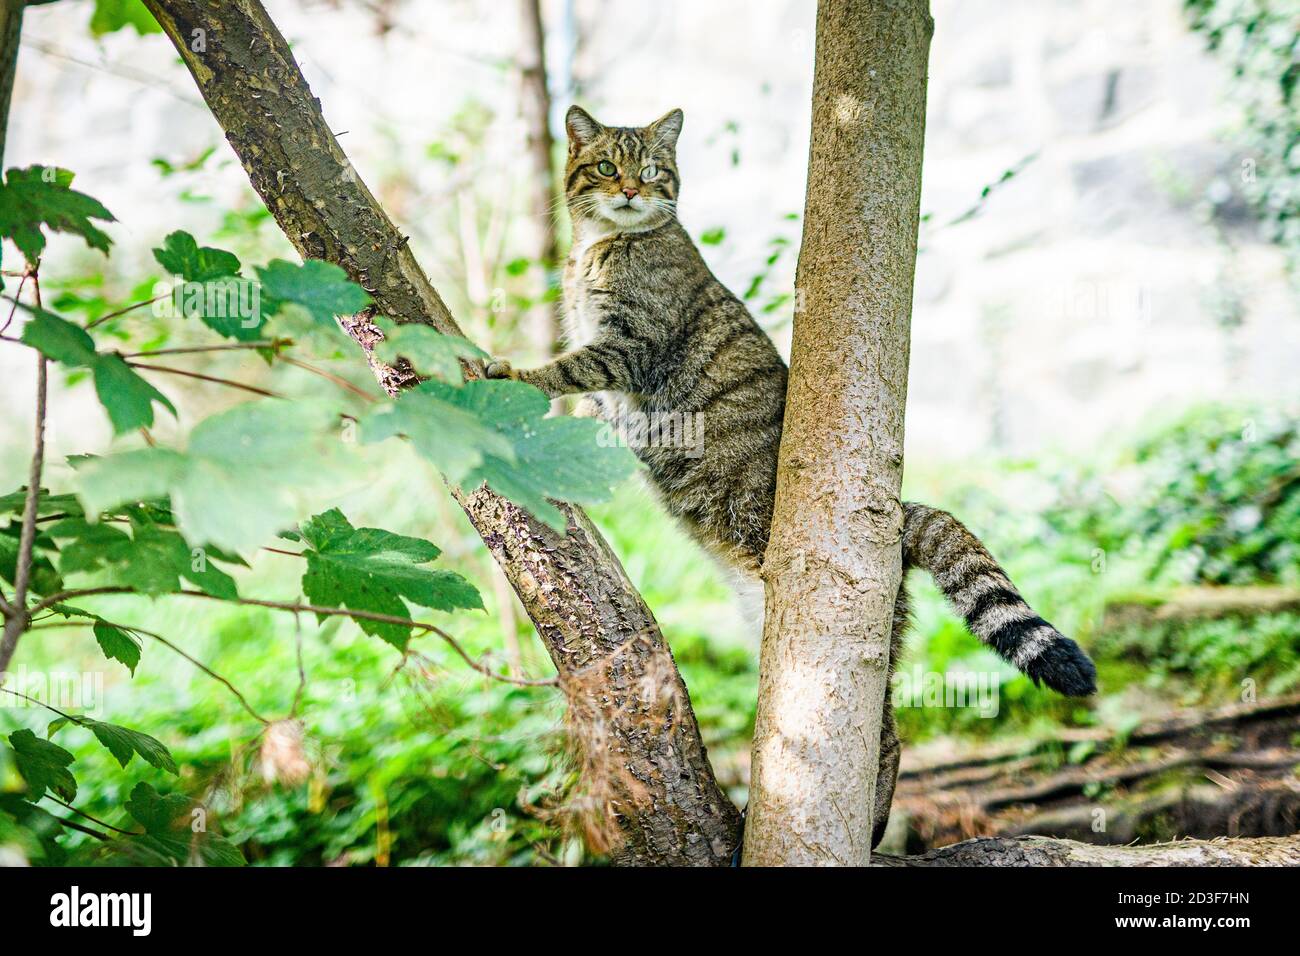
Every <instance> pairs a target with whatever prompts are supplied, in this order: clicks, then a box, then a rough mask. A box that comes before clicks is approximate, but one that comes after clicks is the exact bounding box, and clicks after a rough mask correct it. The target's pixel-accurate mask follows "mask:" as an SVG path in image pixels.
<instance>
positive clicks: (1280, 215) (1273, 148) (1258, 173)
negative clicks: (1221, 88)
mask: <svg viewBox="0 0 1300 956" xmlns="http://www.w3.org/2000/svg"><path fill="white" fill-rule="evenodd" d="M1184 6H1185V7H1186V10H1187V13H1188V16H1189V18H1190V21H1191V25H1192V29H1193V30H1195V31H1197V32H1199V33H1202V34H1204V35H1205V38H1206V41H1207V43H1208V45H1209V47H1210V48H1211V49H1212V50H1214V51H1215V52H1216V53H1218V54H1219V56H1220V57H1222V58H1223V60H1224V61H1225V62H1226V63H1227V65H1228V66H1229V68H1230V69H1231V71H1232V77H1233V80H1232V93H1233V96H1232V98H1233V101H1234V102H1236V103H1237V104H1239V105H1240V107H1241V110H1242V118H1243V127H1242V130H1241V132H1240V134H1239V136H1240V141H1241V145H1242V149H1243V152H1244V154H1245V157H1246V162H1247V163H1248V164H1249V165H1243V170H1242V172H1243V176H1242V179H1243V185H1244V189H1245V191H1246V194H1247V196H1248V197H1249V199H1250V200H1251V201H1252V202H1253V204H1254V206H1255V208H1256V210H1257V211H1258V214H1259V215H1260V217H1261V218H1262V219H1263V221H1264V223H1265V224H1266V226H1267V228H1268V229H1269V231H1270V233H1271V234H1272V236H1273V238H1274V239H1275V240H1276V241H1277V242H1279V243H1281V244H1282V245H1283V246H1284V247H1285V248H1286V249H1287V250H1288V252H1289V254H1290V257H1291V263H1292V266H1293V268H1296V267H1300V91H1298V90H1297V87H1298V86H1300V28H1298V27H1297V25H1296V24H1297V21H1298V20H1300V4H1297V3H1296V2H1295V0H1184Z"/></svg>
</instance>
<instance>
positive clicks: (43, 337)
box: [22, 309, 176, 435]
mask: <svg viewBox="0 0 1300 956" xmlns="http://www.w3.org/2000/svg"><path fill="white" fill-rule="evenodd" d="M31 313H32V318H31V320H30V321H28V322H27V324H26V325H25V326H23V336H22V341H23V342H24V344H26V345H30V346H31V347H32V348H34V349H36V350H37V351H39V352H40V353H41V354H43V355H44V356H45V357H46V358H48V359H50V360H52V361H55V362H58V363H59V364H61V365H63V366H65V367H66V368H73V369H76V368H84V369H88V370H89V371H90V373H91V374H92V375H93V376H94V379H95V394H96V395H98V396H99V402H100V404H101V405H103V406H104V410H105V411H106V412H108V418H109V421H111V422H112V423H113V431H114V433H116V434H118V435H121V434H125V433H126V432H130V431H134V430H135V429H137V428H148V427H150V426H151V425H153V406H154V403H155V402H157V403H158V404H160V405H162V406H163V407H164V408H166V409H167V410H168V411H170V412H171V413H172V414H173V415H174V414H176V407H175V406H174V405H172V403H171V399H169V398H168V397H167V396H166V395H164V394H163V393H162V392H160V391H158V389H156V388H154V387H153V386H152V385H150V384H149V383H148V382H146V381H145V380H144V379H143V378H141V377H140V376H139V375H137V374H136V373H135V372H133V371H132V370H131V368H130V367H129V366H128V365H127V364H126V362H125V361H124V360H123V359H122V357H121V356H120V355H118V354H116V353H114V352H97V351H95V341H94V339H92V338H91V337H90V335H89V334H88V333H87V332H86V331H85V330H84V329H82V328H81V327H80V326H77V325H74V324H73V323H71V322H69V321H68V320H67V319H63V318H60V317H59V316H57V315H55V314H54V313H52V312H46V311H44V310H43V309H32V310H31Z"/></svg>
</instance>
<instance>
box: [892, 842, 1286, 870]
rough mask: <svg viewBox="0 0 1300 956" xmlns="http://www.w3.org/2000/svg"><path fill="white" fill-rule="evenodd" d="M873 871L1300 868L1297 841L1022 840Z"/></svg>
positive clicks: (972, 845)
mask: <svg viewBox="0 0 1300 956" xmlns="http://www.w3.org/2000/svg"><path fill="white" fill-rule="evenodd" d="M871 865H872V866H1300V836H1289V837H1257V838H1254V839H1236V840H1229V839H1217V840H1180V841H1176V842H1172V843H1154V844H1149V845H1147V846H1093V845H1091V844H1088V843H1079V842H1077V841H1074V840H1053V839H1048V838H1046V837H1038V836H1024V837H1015V838H1011V839H1005V838H994V839H985V840H966V841H964V842H962V843H956V844H953V845H952V846H945V847H940V848H939V849H937V850H929V851H927V852H925V853H920V854H916V855H914V856H903V857H899V856H888V855H885V854H881V853H876V854H873V855H872V857H871Z"/></svg>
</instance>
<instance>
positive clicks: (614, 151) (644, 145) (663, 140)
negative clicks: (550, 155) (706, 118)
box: [564, 106, 682, 229]
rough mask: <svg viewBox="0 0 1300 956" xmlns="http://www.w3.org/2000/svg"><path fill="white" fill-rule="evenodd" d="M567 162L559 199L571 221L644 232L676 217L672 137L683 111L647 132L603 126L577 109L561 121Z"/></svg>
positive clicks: (677, 181)
mask: <svg viewBox="0 0 1300 956" xmlns="http://www.w3.org/2000/svg"><path fill="white" fill-rule="evenodd" d="M564 126H565V129H567V130H568V133H569V161H568V163H567V164H566V167H565V170H564V195H565V200H566V201H567V202H568V205H569V212H570V213H571V214H572V215H573V218H574V219H575V220H581V219H595V220H597V221H600V222H603V223H606V224H612V225H613V226H615V227H617V228H619V229H647V228H652V227H654V226H657V225H659V224H660V223H662V222H665V221H667V220H668V219H671V218H672V217H673V216H675V215H676V214H677V189H678V186H679V185H680V183H681V180H680V179H678V176H677V136H678V134H680V133H681V131H682V111H681V110H673V111H672V112H670V113H667V114H666V115H664V116H663V117H661V118H660V119H657V120H655V121H654V122H653V123H651V124H650V125H649V126H642V127H636V128H630V127H623V126H603V125H602V124H600V123H598V122H596V120H595V119H593V118H592V116H591V114H590V113H588V112H587V111H586V110H584V109H582V108H581V107H579V106H571V107H569V113H568V115H567V116H566V117H565V119H564Z"/></svg>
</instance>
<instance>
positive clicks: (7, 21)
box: [0, 0, 27, 157]
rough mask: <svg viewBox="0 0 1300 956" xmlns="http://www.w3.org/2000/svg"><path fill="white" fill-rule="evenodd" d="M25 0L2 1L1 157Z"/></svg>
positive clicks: (6, 137)
mask: <svg viewBox="0 0 1300 956" xmlns="http://www.w3.org/2000/svg"><path fill="white" fill-rule="evenodd" d="M26 6H27V4H26V3H25V2H24V0H0V157H3V156H4V154H5V145H6V143H7V142H8V138H9V137H8V131H9V101H10V100H11V99H13V92H14V74H15V73H16V72H17V70H18V42H19V39H20V37H21V35H22V29H23V8H24V7H26Z"/></svg>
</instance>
